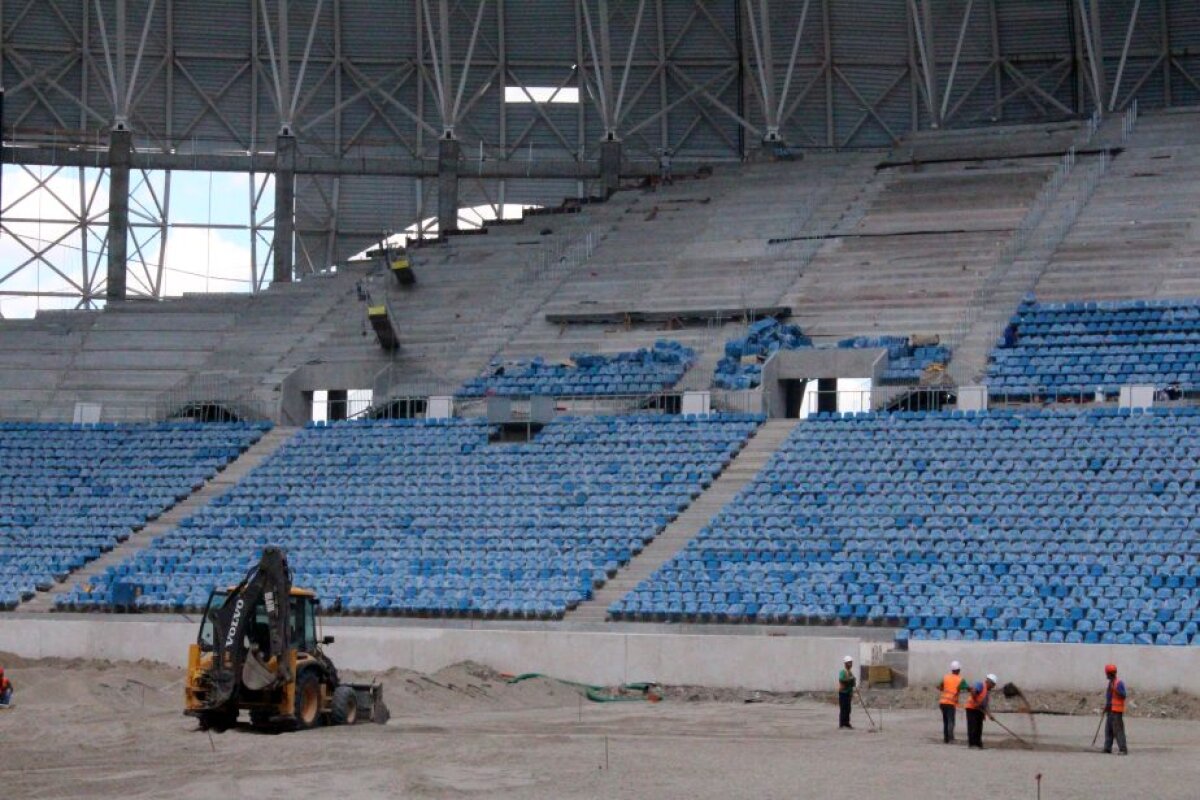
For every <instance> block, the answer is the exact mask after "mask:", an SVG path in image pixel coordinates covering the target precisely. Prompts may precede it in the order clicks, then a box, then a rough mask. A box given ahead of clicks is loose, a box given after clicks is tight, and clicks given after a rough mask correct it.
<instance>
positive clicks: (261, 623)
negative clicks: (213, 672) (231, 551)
mask: <svg viewBox="0 0 1200 800" xmlns="http://www.w3.org/2000/svg"><path fill="white" fill-rule="evenodd" d="M233 591H234V587H230V588H228V589H216V590H214V591H213V593H212V594H211V595H209V597H208V605H206V606H205V607H204V617H203V620H202V621H201V623H200V635H199V637H198V639H197V644H198V645H199V646H200V651H201V652H202V653H211V652H212V650H213V621H214V619H216V614H217V612H218V611H219V610H220V609H221V608H222V607H223V606H224V605H225V601H226V600H227V599H228V597H229V595H230V594H231V593H232V592H233ZM288 604H289V606H290V608H289V613H288V619H289V627H290V635H289V637H288V638H289V640H290V642H291V644H292V645H293V646H294V647H295V648H296V650H297V651H299V652H300V653H315V652H316V651H317V648H318V647H319V646H320V645H323V644H333V637H332V636H326V637H324V638H322V639H320V640H318V638H317V614H318V609H319V608H320V605H321V601H320V600H318V599H317V596H316V594H314V593H313V592H311V591H309V590H308V589H297V588H292V589H291V590H290V591H289V597H288ZM247 639H248V640H249V641H247V642H245V644H246V645H248V648H249V649H253V648H257V649H258V650H259V652H263V653H265V652H268V650H269V647H270V625H269V622H268V619H267V607H266V604H265V603H264V602H263V600H261V599H260V600H259V601H258V602H257V603H255V604H254V622H253V623H252V624H251V625H250V627H249V628H248V630H247Z"/></svg>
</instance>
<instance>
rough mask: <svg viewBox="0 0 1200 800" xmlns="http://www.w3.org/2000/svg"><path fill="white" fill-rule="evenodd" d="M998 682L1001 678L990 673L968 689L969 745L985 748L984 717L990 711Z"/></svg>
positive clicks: (980, 748)
mask: <svg viewBox="0 0 1200 800" xmlns="http://www.w3.org/2000/svg"><path fill="white" fill-rule="evenodd" d="M998 682H999V678H997V677H996V676H995V675H990V674H989V675H988V676H987V678H986V679H985V680H984V681H982V682H977V683H976V684H975V685H974V686H972V687H970V688H969V689H968V690H967V747H974V748H977V749H979V750H982V749H983V718H984V717H985V716H987V713H988V702H989V700H990V699H991V691H992V689H995V688H996V684H997V683H998Z"/></svg>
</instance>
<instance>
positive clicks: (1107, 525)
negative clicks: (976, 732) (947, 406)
mask: <svg viewBox="0 0 1200 800" xmlns="http://www.w3.org/2000/svg"><path fill="white" fill-rule="evenodd" d="M1198 487H1200V409H1198V408H1194V407H1183V408H1178V409H1162V408H1157V409H1152V410H1149V411H1146V412H1133V413H1131V412H1130V411H1128V410H1117V409H1112V408H1094V409H1090V410H1086V411H1074V412H1065V411H1050V410H1043V411H990V412H981V413H974V412H967V413H963V412H957V411H956V412H928V413H925V412H902V413H895V414H860V415H845V416H837V415H828V414H818V415H816V416H814V417H811V418H809V419H808V420H805V421H804V422H801V423H799V424H798V425H797V427H796V429H795V430H794V431H793V433H792V435H791V437H790V438H789V439H788V440H787V442H786V443H785V444H784V445H783V446H782V447H781V448H780V449H779V450H778V451H777V452H776V454H775V455H774V456H773V457H772V459H771V460H770V461H769V462H768V464H767V465H766V467H765V468H764V469H763V470H762V471H761V472H760V473H759V474H758V475H757V476H756V477H755V479H754V480H753V481H752V482H751V483H749V484H748V485H747V486H745V487H744V489H743V490H742V491H741V492H740V493H739V495H738V496H737V497H736V498H735V499H734V500H733V501H732V502H730V503H729V504H728V505H727V506H726V507H725V508H724V509H722V510H721V512H720V513H719V514H718V515H717V516H716V517H715V518H714V519H713V520H712V521H711V522H710V524H709V525H707V526H706V527H705V528H704V529H703V530H702V531H701V532H700V533H699V535H697V536H696V537H695V538H694V539H693V540H692V541H690V542H689V543H688V545H687V546H686V547H685V548H684V549H683V550H681V551H680V552H679V553H678V554H677V555H676V556H675V557H674V558H672V559H671V560H670V561H669V562H667V563H666V564H665V565H664V566H663V567H662V568H660V569H659V570H657V571H656V572H655V573H654V574H653V575H652V576H651V577H650V578H649V579H647V580H646V581H644V582H642V583H641V584H640V585H638V586H637V587H636V588H635V590H634V591H632V592H630V593H629V594H627V595H626V596H625V597H624V598H622V599H621V600H619V601H618V602H616V603H615V604H613V605H612V606H611V608H610V612H611V613H612V614H613V615H615V616H616V617H619V618H626V619H635V620H691V621H699V622H706V621H718V622H724V621H729V622H738V621H743V622H760V623H777V624H789V623H793V624H804V623H822V624H831V623H847V624H880V625H883V624H886V625H894V626H903V627H904V628H906V629H907V632H908V634H910V635H911V638H913V639H964V640H992V641H1018V642H1024V641H1032V642H1084V643H1105V644H1121V643H1137V644H1155V645H1188V644H1191V645H1200V635H1198V626H1200V592H1198V591H1197V583H1198V582H1200V493H1198V492H1197V488H1198Z"/></svg>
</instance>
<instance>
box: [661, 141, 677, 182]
mask: <svg viewBox="0 0 1200 800" xmlns="http://www.w3.org/2000/svg"><path fill="white" fill-rule="evenodd" d="M658 182H659V183H661V184H663V185H664V186H669V185H670V184H672V183H674V182H675V181H674V180H673V179H672V177H671V151H670V150H663V151H662V154H661V155H660V156H659V157H658Z"/></svg>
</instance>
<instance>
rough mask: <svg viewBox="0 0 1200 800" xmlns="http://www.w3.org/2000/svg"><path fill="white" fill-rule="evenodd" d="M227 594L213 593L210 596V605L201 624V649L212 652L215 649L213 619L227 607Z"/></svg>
mask: <svg viewBox="0 0 1200 800" xmlns="http://www.w3.org/2000/svg"><path fill="white" fill-rule="evenodd" d="M226 596H227V595H226V593H225V592H213V593H212V594H211V595H209V596H208V605H207V606H205V607H204V618H203V619H202V620H201V622H200V640H199V644H200V649H201V650H212V647H213V617H214V616H216V613H217V612H218V611H220V610H221V606H223V605H225V598H226Z"/></svg>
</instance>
